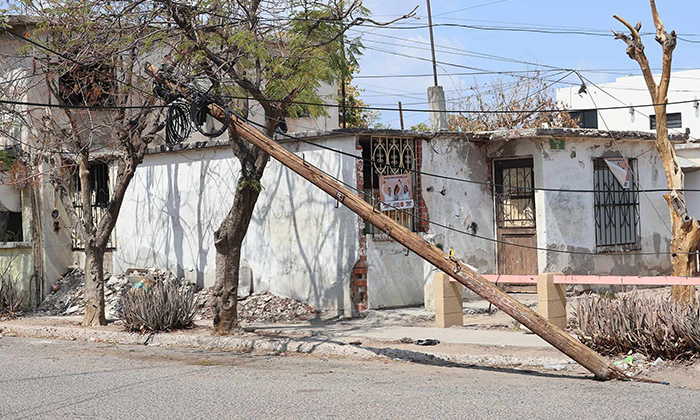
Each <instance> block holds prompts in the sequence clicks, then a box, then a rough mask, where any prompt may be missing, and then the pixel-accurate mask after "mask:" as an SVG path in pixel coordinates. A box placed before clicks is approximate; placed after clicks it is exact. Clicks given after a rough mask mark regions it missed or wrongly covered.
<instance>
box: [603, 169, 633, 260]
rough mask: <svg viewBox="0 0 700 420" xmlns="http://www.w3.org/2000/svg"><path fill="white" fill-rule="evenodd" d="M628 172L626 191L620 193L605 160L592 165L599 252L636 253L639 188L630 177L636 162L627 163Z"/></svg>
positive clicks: (616, 181) (621, 189) (619, 186)
mask: <svg viewBox="0 0 700 420" xmlns="http://www.w3.org/2000/svg"><path fill="white" fill-rule="evenodd" d="M629 166H630V168H632V171H631V172H632V173H631V174H630V188H629V189H627V190H626V189H624V188H622V185H620V182H619V181H618V180H617V178H615V176H614V175H613V173H612V171H610V168H608V165H607V164H606V163H605V159H594V161H593V189H594V191H595V193H594V194H593V196H594V200H595V240H596V246H597V250H598V251H599V252H615V251H630V250H633V249H640V248H641V244H640V241H639V236H640V226H639V192H638V190H639V188H638V186H637V180H636V179H635V177H634V174H635V173H636V172H637V171H636V167H637V161H636V159H630V160H629Z"/></svg>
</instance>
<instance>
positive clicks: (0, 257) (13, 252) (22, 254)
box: [0, 242, 34, 308]
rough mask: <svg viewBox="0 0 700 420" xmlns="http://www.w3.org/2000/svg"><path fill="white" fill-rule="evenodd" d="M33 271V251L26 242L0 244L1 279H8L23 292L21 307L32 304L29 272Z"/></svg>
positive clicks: (31, 278)
mask: <svg viewBox="0 0 700 420" xmlns="http://www.w3.org/2000/svg"><path fill="white" fill-rule="evenodd" d="M33 272H34V252H33V250H32V244H31V243H27V242H14V243H5V244H2V245H0V273H2V280H4V281H10V282H12V283H14V284H15V286H17V287H18V288H19V289H20V292H21V293H22V294H24V300H23V302H22V307H23V308H28V307H31V306H32V305H33V304H34V299H33V296H32V281H33V280H34V278H33V277H32V275H31V274H30V273H33Z"/></svg>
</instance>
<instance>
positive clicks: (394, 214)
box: [363, 137, 417, 234]
mask: <svg viewBox="0 0 700 420" xmlns="http://www.w3.org/2000/svg"><path fill="white" fill-rule="evenodd" d="M368 146H369V147H368ZM363 156H364V157H365V158H366V159H367V158H368V159H367V160H365V161H364V173H365V176H364V178H365V179H364V190H365V199H366V200H367V201H370V202H371V200H370V199H369V197H368V196H371V197H372V198H373V199H374V200H379V177H380V176H382V175H399V174H411V176H412V179H413V196H414V197H416V187H415V185H416V176H415V172H414V171H415V170H416V142H415V140H414V139H410V138H401V137H372V138H370V139H369V142H366V143H365V144H364V145H363ZM370 159H371V161H370ZM375 202H376V201H375ZM416 203H417V201H416ZM373 204H375V203H373ZM384 214H386V215H387V216H389V217H391V218H392V219H394V220H396V221H397V222H399V223H401V224H402V225H404V226H406V227H407V228H409V229H411V230H413V231H415V226H416V222H415V214H417V212H416V209H415V208H414V209H412V210H391V211H387V212H384ZM365 233H367V234H379V233H381V231H379V230H377V229H376V228H375V227H374V226H372V225H371V224H369V223H365Z"/></svg>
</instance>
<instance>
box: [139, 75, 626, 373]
mask: <svg viewBox="0 0 700 420" xmlns="http://www.w3.org/2000/svg"><path fill="white" fill-rule="evenodd" d="M147 69H148V72H149V73H150V74H151V75H153V76H154V77H155V78H158V69H157V68H156V67H155V66H153V65H149V66H148V67H147ZM161 82H163V83H166V84H167V85H168V86H169V87H170V88H171V89H175V90H176V89H178V87H177V85H175V84H173V83H167V81H162V80H161ZM209 113H210V114H211V116H212V117H214V118H216V119H217V120H219V121H221V122H224V121H225V118H226V116H225V111H224V109H222V108H221V107H220V106H218V105H214V104H213V105H210V106H209ZM229 128H231V129H233V130H236V132H237V133H238V134H239V135H240V136H241V137H243V138H244V139H246V140H247V141H249V142H251V143H253V144H254V145H255V146H257V147H259V148H260V149H262V150H263V151H265V152H266V153H268V154H269V155H270V156H272V157H273V158H275V159H276V160H278V161H279V162H280V163H281V164H282V165H284V166H286V167H287V168H289V169H291V170H292V171H294V172H295V173H297V174H298V175H300V176H302V177H303V178H304V179H306V180H307V181H309V182H311V183H312V184H314V185H315V186H316V187H318V188H320V189H321V190H323V191H325V192H326V193H328V194H329V195H331V196H332V197H333V198H335V199H336V200H338V202H339V203H341V204H343V205H344V206H345V207H347V208H348V209H350V210H351V211H352V212H353V213H355V214H357V215H358V216H360V217H362V218H363V219H364V220H366V221H368V222H369V223H371V224H372V225H374V226H375V227H377V228H378V229H380V230H382V231H383V232H385V233H386V234H387V235H389V236H390V237H392V238H393V239H395V240H396V241H397V242H399V243H400V244H402V245H404V246H405V247H406V248H408V249H410V250H411V251H413V252H415V253H416V254H418V255H419V256H420V257H422V258H423V259H424V260H426V261H428V262H429V263H431V264H432V265H434V266H435V267H437V268H439V269H440V270H442V271H443V272H445V273H446V274H447V275H449V276H450V277H452V278H454V279H455V280H457V281H458V282H460V283H461V284H463V285H464V286H466V287H468V288H469V289H471V290H472V291H474V292H475V293H477V294H478V295H479V296H481V297H483V298H484V299H486V300H488V301H489V302H491V303H493V304H494V305H495V306H496V307H498V308H499V309H501V310H502V311H503V312H505V313H507V314H508V315H510V316H511V317H513V318H514V319H515V320H517V321H518V322H520V323H521V324H523V325H524V326H526V327H527V328H529V329H530V330H531V331H532V332H534V333H535V334H537V335H539V336H540V337H542V338H543V339H544V340H546V341H547V342H548V343H550V344H551V345H553V346H554V347H556V348H557V349H559V350H561V351H562V352H563V353H564V354H566V355H567V356H569V357H571V358H572V359H574V360H575V361H576V362H578V363H579V364H580V365H581V366H583V367H585V368H586V369H588V370H589V371H591V372H592V373H593V374H594V375H595V376H596V378H598V379H601V380H609V379H616V378H620V377H621V376H622V374H621V372H620V371H619V370H618V369H616V368H615V367H614V366H612V365H611V364H610V363H608V362H607V361H606V360H605V359H604V358H603V357H602V356H600V355H599V354H598V353H596V352H594V351H593V350H591V349H590V348H588V347H586V346H584V345H583V344H581V343H580V342H579V341H578V340H576V339H574V338H573V337H572V336H570V335H569V334H567V333H566V332H564V331H563V330H561V329H560V328H558V327H556V326H554V325H552V324H550V323H549V322H547V320H546V319H544V318H542V317H541V316H540V315H538V314H537V313H536V312H535V311H533V310H532V309H530V308H528V307H527V306H525V305H523V304H522V303H520V302H518V301H517V300H515V299H513V298H511V297H510V296H508V295H507V294H506V293H505V292H503V291H502V290H501V289H499V288H498V287H496V286H494V285H493V284H492V283H491V282H489V281H488V280H486V279H485V278H483V277H482V276H480V275H479V274H477V273H476V272H475V271H472V270H471V269H470V268H469V267H467V266H466V265H464V264H462V263H461V262H459V261H457V260H455V259H451V258H450V257H449V256H448V255H447V254H445V253H444V252H443V251H442V250H440V249H439V248H437V247H436V246H434V245H432V244H429V243H428V242H426V241H425V240H424V239H422V238H421V237H420V236H418V235H416V234H415V233H413V232H411V231H410V230H409V229H407V228H405V227H404V226H403V225H400V224H399V223H397V222H396V221H394V220H393V219H391V218H390V217H388V216H386V215H384V214H382V213H381V212H379V211H377V210H375V209H374V208H373V207H372V206H371V205H370V204H369V203H367V202H366V201H365V200H363V199H362V198H360V197H358V196H357V195H355V194H354V193H353V191H351V190H349V189H347V188H345V187H343V186H342V185H341V184H340V183H338V182H337V181H336V180H335V179H333V178H331V177H329V176H328V175H326V174H325V173H323V172H322V171H321V170H319V169H318V168H316V167H315V166H313V165H311V164H309V163H308V162H306V161H304V160H303V159H301V158H300V157H298V156H296V155H295V154H294V153H292V152H290V151H288V150H287V149H285V148H284V147H282V146H281V145H279V144H278V143H276V142H275V141H274V140H272V139H270V138H269V137H267V136H266V135H265V134H263V133H261V132H260V131H258V130H257V129H255V128H254V127H252V126H251V125H249V124H248V123H247V122H246V121H244V120H243V119H241V118H239V117H238V116H236V115H232V116H231V119H230V121H229Z"/></svg>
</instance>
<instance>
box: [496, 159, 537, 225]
mask: <svg viewBox="0 0 700 420" xmlns="http://www.w3.org/2000/svg"><path fill="white" fill-rule="evenodd" d="M495 166H496V174H495V181H496V212H497V214H496V220H497V222H498V227H500V228H534V227H535V192H534V190H533V186H534V184H535V183H534V175H533V172H532V159H515V160H501V161H497V162H496V164H495Z"/></svg>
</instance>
